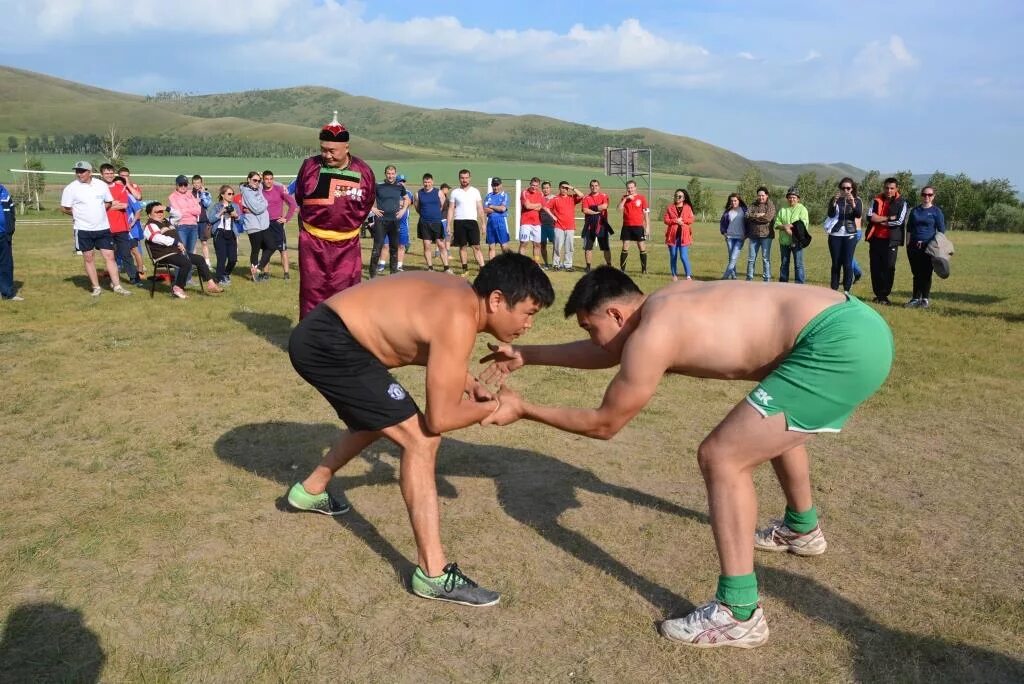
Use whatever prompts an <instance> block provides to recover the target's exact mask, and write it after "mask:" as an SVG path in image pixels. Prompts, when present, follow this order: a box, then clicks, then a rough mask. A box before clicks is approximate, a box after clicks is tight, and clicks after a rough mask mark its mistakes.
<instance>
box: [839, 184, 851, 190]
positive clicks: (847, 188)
mask: <svg viewBox="0 0 1024 684" xmlns="http://www.w3.org/2000/svg"><path fill="white" fill-rule="evenodd" d="M839 189H840V190H853V186H852V185H843V186H840V188H839Z"/></svg>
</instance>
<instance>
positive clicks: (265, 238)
mask: <svg viewBox="0 0 1024 684" xmlns="http://www.w3.org/2000/svg"><path fill="white" fill-rule="evenodd" d="M238 192H239V193H241V195H242V212H243V215H242V222H243V224H244V225H245V234H246V235H247V236H248V237H249V272H250V274H251V275H252V281H253V282H254V283H258V282H261V281H264V280H270V274H269V273H267V272H266V270H267V264H269V263H270V257H271V256H273V254H274V252H275V251H277V242H276V241H275V240H274V233H273V231H271V230H270V214H269V212H268V211H267V198H266V197H264V196H263V176H262V175H260V173H259V172H258V171H250V172H249V174H248V175H247V176H246V179H245V182H244V183H242V184H241V185H239V186H238Z"/></svg>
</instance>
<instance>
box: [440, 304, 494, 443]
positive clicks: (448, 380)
mask: <svg viewBox="0 0 1024 684" xmlns="http://www.w3.org/2000/svg"><path fill="white" fill-rule="evenodd" d="M473 329H474V326H473V324H472V322H471V321H469V320H468V318H467V317H466V316H465V315H464V314H462V315H461V317H460V315H456V317H455V320H454V321H451V323H449V321H448V317H447V316H446V320H445V325H444V327H443V328H442V329H441V330H440V331H439V333H438V334H437V335H435V336H434V338H433V339H432V340H431V341H430V351H429V353H428V356H427V383H426V384H427V408H426V411H424V414H425V415H426V420H427V428H428V429H429V430H430V431H431V432H433V433H434V434H438V435H440V434H443V433H445V432H448V431H450V430H458V429H459V428H464V427H466V426H468V425H473V424H474V423H479V422H480V421H481V420H483V419H484V418H486V417H487V416H489V415H490V414H491V413H493V412H494V411H495V410H496V409H497V408H498V402H497V401H496V400H494V399H490V400H483V401H480V400H478V399H477V397H481V396H485V395H480V394H476V393H474V395H471V396H470V398H469V399H467V400H463V395H464V394H465V393H466V391H467V389H470V388H469V378H468V377H467V376H468V369H467V368H466V360H467V359H468V358H469V355H470V353H472V351H473V342H474V340H475V338H476V335H475V334H474V333H473V332H472V330H473Z"/></svg>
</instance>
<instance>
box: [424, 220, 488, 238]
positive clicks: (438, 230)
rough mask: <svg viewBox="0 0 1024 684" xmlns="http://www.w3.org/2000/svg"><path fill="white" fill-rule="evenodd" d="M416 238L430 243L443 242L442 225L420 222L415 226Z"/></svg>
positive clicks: (438, 222) (436, 222)
mask: <svg viewBox="0 0 1024 684" xmlns="http://www.w3.org/2000/svg"><path fill="white" fill-rule="evenodd" d="M478 232H479V231H478ZM416 237H418V238H419V239H420V240H430V241H431V242H436V241H438V240H444V224H443V223H441V222H440V221H423V220H420V222H419V223H417V224H416Z"/></svg>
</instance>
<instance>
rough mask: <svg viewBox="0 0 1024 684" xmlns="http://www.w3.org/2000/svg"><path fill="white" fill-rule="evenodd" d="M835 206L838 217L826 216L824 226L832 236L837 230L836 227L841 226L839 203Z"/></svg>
mask: <svg viewBox="0 0 1024 684" xmlns="http://www.w3.org/2000/svg"><path fill="white" fill-rule="evenodd" d="M835 204H836V215H835V216H829V215H827V214H826V215H825V221H824V224H823V225H824V227H825V232H826V233H829V234H831V233H832V231H833V230H835V229H836V226H838V225H839V205H838V203H835Z"/></svg>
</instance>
